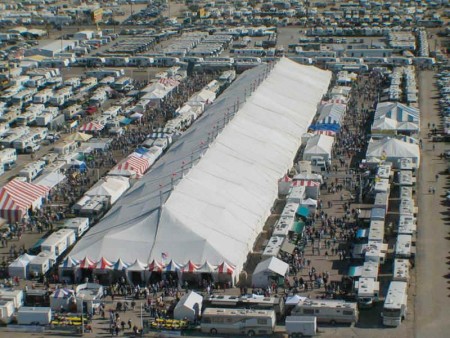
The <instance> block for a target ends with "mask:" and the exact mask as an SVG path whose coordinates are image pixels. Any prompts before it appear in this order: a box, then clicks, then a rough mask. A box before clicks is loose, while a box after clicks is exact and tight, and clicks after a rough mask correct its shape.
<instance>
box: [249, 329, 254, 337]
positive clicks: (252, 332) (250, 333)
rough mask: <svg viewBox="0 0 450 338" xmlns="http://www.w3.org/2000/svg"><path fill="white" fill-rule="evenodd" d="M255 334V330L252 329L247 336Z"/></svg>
mask: <svg viewBox="0 0 450 338" xmlns="http://www.w3.org/2000/svg"><path fill="white" fill-rule="evenodd" d="M254 335H255V331H253V330H250V331H248V333H247V336H249V337H253V336H254Z"/></svg>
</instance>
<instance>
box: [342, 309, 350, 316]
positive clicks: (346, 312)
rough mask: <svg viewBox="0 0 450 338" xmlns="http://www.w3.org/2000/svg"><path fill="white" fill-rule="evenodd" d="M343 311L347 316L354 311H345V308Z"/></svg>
mask: <svg viewBox="0 0 450 338" xmlns="http://www.w3.org/2000/svg"><path fill="white" fill-rule="evenodd" d="M342 313H343V314H344V315H346V316H353V311H348V310H347V311H345V310H344V311H343V312H342Z"/></svg>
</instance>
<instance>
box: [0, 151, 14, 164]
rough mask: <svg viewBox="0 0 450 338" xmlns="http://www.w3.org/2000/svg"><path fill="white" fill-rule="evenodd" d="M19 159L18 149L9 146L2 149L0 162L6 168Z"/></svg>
mask: <svg viewBox="0 0 450 338" xmlns="http://www.w3.org/2000/svg"><path fill="white" fill-rule="evenodd" d="M16 161H17V152H16V149H12V148H7V149H3V150H0V163H1V165H2V166H3V167H4V168H5V169H9V168H10V167H11V166H13V165H14V164H15V163H16Z"/></svg>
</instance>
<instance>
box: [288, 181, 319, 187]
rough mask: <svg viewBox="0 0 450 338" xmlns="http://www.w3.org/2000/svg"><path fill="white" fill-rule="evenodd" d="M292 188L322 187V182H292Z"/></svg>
mask: <svg viewBox="0 0 450 338" xmlns="http://www.w3.org/2000/svg"><path fill="white" fill-rule="evenodd" d="M292 186H293V187H299V186H303V187H319V186H320V182H316V181H310V180H295V181H294V182H292Z"/></svg>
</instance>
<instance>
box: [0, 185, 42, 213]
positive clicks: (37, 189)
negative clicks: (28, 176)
mask: <svg viewBox="0 0 450 338" xmlns="http://www.w3.org/2000/svg"><path fill="white" fill-rule="evenodd" d="M49 191H50V188H49V187H45V186H43V185H37V184H33V183H28V182H22V181H19V180H12V181H10V182H8V184H6V185H5V186H4V187H3V188H2V189H1V190H0V216H1V217H3V218H5V219H7V220H8V221H10V222H17V221H20V220H21V219H22V217H23V216H24V215H25V214H26V212H27V210H28V209H30V208H33V207H34V206H36V205H37V204H40V203H41V201H42V198H44V197H46V196H47V195H48V192H49Z"/></svg>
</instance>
